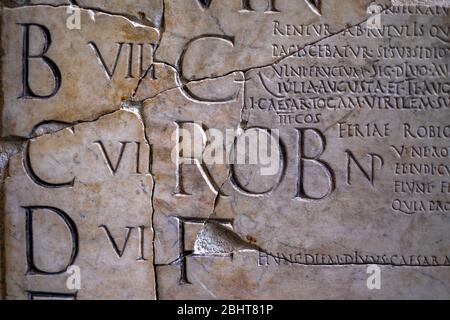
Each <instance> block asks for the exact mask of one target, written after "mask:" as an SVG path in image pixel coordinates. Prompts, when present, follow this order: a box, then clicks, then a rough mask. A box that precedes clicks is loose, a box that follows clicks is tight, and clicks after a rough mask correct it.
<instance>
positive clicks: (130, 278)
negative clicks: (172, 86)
mask: <svg viewBox="0 0 450 320" xmlns="http://www.w3.org/2000/svg"><path fill="white" fill-rule="evenodd" d="M100 141H101V144H100ZM29 156H30V162H31V163H30V165H31V166H30V168H31V170H32V172H33V173H34V174H32V175H30V173H27V171H26V170H30V169H29V168H28V169H25V167H24V164H23V158H22V155H17V156H14V157H13V158H12V160H11V165H10V170H9V173H8V176H9V177H8V178H7V181H6V205H5V212H6V217H5V219H6V225H7V228H6V234H5V241H6V248H7V251H6V275H7V276H6V283H7V298H8V299H25V298H27V294H33V292H44V293H48V295H50V296H52V295H54V294H57V293H58V294H61V293H65V294H76V298H77V299H154V298H155V275H154V271H153V267H152V266H153V264H152V263H153V248H152V246H151V243H152V239H153V232H152V224H151V221H152V208H151V201H150V199H151V191H152V179H151V176H150V175H149V174H148V159H149V148H148V145H146V143H145V138H144V132H143V127H142V123H141V122H140V119H139V117H138V116H137V115H136V114H134V113H132V112H129V111H118V112H116V113H114V114H112V115H108V116H105V117H103V118H101V119H99V120H97V121H96V122H95V123H85V124H80V125H77V126H74V127H73V128H67V129H64V130H62V131H59V132H58V133H55V134H52V135H44V136H41V137H39V138H36V139H33V140H30V147H29ZM138 156H139V162H137V161H138V160H137V157H138ZM108 159H109V160H108ZM138 163H139V167H137V165H138ZM27 167H28V166H27ZM116 169H117V170H116ZM32 177H34V178H35V177H39V179H41V180H40V182H39V183H40V184H36V182H33V180H32ZM35 179H36V178H35ZM73 179H74V180H73ZM42 181H45V184H44V183H42ZM67 181H73V186H66V187H60V188H56V187H53V188H51V187H48V186H47V187H46V185H47V184H50V183H53V184H57V183H63V182H67ZM27 208H28V209H27ZM27 210H28V212H31V216H27V214H26V212H27ZM30 210H32V211H30ZM58 210H60V211H58ZM58 212H59V213H61V212H64V215H58ZM27 217H28V218H29V220H27ZM69 219H70V220H69ZM27 221H28V225H27ZM68 221H71V222H68ZM30 225H31V227H30ZM69 226H72V228H74V229H76V232H77V236H74V233H71V232H70V230H71V229H70V227H69ZM72 232H73V231H72ZM27 236H28V237H31V238H30V239H31V240H28V241H31V242H28V241H27ZM30 243H31V244H30ZM73 243H75V244H76V245H75V248H76V249H73ZM27 244H28V246H29V247H28V248H27ZM31 246H32V248H33V256H32V260H29V259H30V250H31ZM74 250H76V251H74ZM74 252H76V257H75V259H74V260H73V261H71V255H72V254H74ZM27 257H28V259H27ZM67 264H70V265H76V266H78V267H79V270H80V272H81V274H80V276H81V277H80V280H81V288H79V289H78V290H77V289H74V290H69V289H68V288H67V286H66V281H67V279H68V277H69V276H70V274H67V273H66V272H62V273H61V274H57V275H50V274H47V273H51V272H58V273H59V271H61V270H65V268H66V266H67ZM33 266H34V267H33ZM30 268H31V270H30ZM35 268H36V269H35ZM30 292H31V293H30Z"/></svg>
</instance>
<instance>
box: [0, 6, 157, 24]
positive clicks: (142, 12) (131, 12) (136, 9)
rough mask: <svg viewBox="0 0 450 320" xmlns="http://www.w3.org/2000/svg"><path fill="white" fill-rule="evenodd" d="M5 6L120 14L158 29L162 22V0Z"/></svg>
mask: <svg viewBox="0 0 450 320" xmlns="http://www.w3.org/2000/svg"><path fill="white" fill-rule="evenodd" d="M5 5H6V6H11V7H15V6H26V5H52V6H61V5H73V6H79V7H81V8H85V9H92V10H96V11H103V12H105V13H111V14H122V15H125V16H127V17H128V18H130V19H132V20H136V21H139V22H141V23H145V24H148V25H149V26H153V27H160V26H161V22H162V13H163V2H162V0H95V1H93V0H47V1H46V0H7V1H5Z"/></svg>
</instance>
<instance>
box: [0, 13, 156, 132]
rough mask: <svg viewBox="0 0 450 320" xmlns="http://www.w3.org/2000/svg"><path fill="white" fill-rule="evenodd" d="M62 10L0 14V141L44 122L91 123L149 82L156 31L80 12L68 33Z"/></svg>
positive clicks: (141, 25)
mask: <svg viewBox="0 0 450 320" xmlns="http://www.w3.org/2000/svg"><path fill="white" fill-rule="evenodd" d="M66 8H67V7H56V8H54V7H50V6H44V5H42V6H36V7H20V8H14V9H9V8H5V9H4V12H3V30H2V43H3V44H2V45H3V47H4V48H8V50H5V51H4V53H3V74H2V79H3V80H2V81H3V92H4V96H3V104H4V105H3V115H2V135H3V136H23V137H27V136H28V135H29V134H30V133H31V131H32V129H33V127H35V126H36V125H38V124H40V123H42V122H44V121H63V122H76V121H79V120H93V119H95V118H97V117H98V116H100V115H102V114H105V113H108V112H111V111H114V110H117V109H119V107H120V104H121V102H122V101H124V100H127V99H129V98H130V97H131V96H132V94H133V93H134V90H135V89H136V86H137V84H138V83H139V82H140V77H141V76H144V75H145V79H144V82H147V81H153V80H151V79H152V72H151V70H152V63H153V51H154V48H155V44H156V43H157V41H158V36H159V33H158V31H157V30H156V29H154V28H150V27H148V26H145V25H143V24H138V23H135V22H133V21H130V20H128V19H126V18H124V17H122V16H117V15H114V16H113V15H108V14H104V13H99V12H95V11H92V10H84V9H82V10H81V13H80V15H81V24H80V29H69V28H68V27H67V24H69V23H70V21H71V20H70V15H68V14H67V13H66ZM100 30H101V31H100ZM148 70H150V72H148Z"/></svg>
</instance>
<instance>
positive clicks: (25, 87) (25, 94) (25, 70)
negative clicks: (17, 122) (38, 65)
mask: <svg viewBox="0 0 450 320" xmlns="http://www.w3.org/2000/svg"><path fill="white" fill-rule="evenodd" d="M20 25H21V26H22V27H23V44H22V45H23V46H22V94H21V95H20V96H19V99H49V98H51V97H53V96H54V95H55V94H56V93H57V92H58V90H59V88H60V87H61V71H60V70H59V68H58V66H57V65H56V64H55V63H54V62H53V61H52V60H50V58H48V57H47V56H45V54H46V53H47V51H48V49H49V48H50V45H51V43H52V38H51V35H50V31H49V30H48V29H47V28H46V27H44V26H43V25H40V24H36V23H23V24H20ZM31 27H36V28H39V29H40V31H41V32H42V35H43V36H44V45H43V48H42V51H41V52H40V53H38V54H31V53H30V29H31ZM38 58H39V59H42V61H43V62H45V63H46V64H47V66H48V67H49V68H50V71H51V72H52V73H53V80H54V87H53V90H52V91H51V92H50V93H49V94H47V95H39V94H37V93H35V92H34V91H33V90H32V89H31V87H30V83H29V68H30V64H29V62H30V59H38Z"/></svg>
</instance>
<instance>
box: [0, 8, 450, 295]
mask: <svg viewBox="0 0 450 320" xmlns="http://www.w3.org/2000/svg"><path fill="white" fill-rule="evenodd" d="M13 2H14V1H8V3H6V5H7V6H9V7H14V8H7V9H3V12H2V15H3V23H2V47H3V51H4V54H3V58H2V59H3V61H2V75H3V81H2V83H3V110H2V136H3V137H4V141H2V144H1V150H0V151H1V152H0V156H1V164H2V167H1V173H2V175H3V176H4V179H3V180H4V182H3V183H2V186H3V188H4V215H3V217H4V218H3V219H0V225H1V222H4V223H5V234H4V239H5V243H6V245H5V249H6V250H5V251H4V253H3V256H4V257H5V258H6V272H5V276H6V290H5V293H6V294H7V298H10V299H23V298H30V295H29V294H28V293H27V291H32V292H50V293H53V294H55V293H59V294H61V293H64V294H73V293H75V292H76V298H77V299H116V298H124V299H312V298H317V299H332V298H333V299H350V298H356V299H406V298H413V299H424V298H434V299H448V298H450V289H449V288H450V252H449V248H450V246H449V243H450V236H449V235H448V229H449V227H450V225H449V223H450V222H449V214H450V196H449V194H450V187H449V185H450V178H449V177H450V168H449V151H450V149H449V146H448V141H449V138H450V124H449V123H448V119H449V118H450V92H449V88H450V84H449V80H448V79H449V75H450V71H449V70H450V69H449V68H450V46H449V41H450V39H449V37H450V23H449V21H450V19H449V16H450V3H449V2H448V1H441V2H440V3H441V5H442V7H438V8H436V7H424V6H422V7H417V6H416V2H415V1H406V0H405V1H403V0H401V1H400V0H399V1H377V3H378V4H379V5H382V6H380V7H375V9H379V10H383V13H382V14H381V15H379V16H371V14H370V13H369V11H370V10H369V11H368V7H369V5H370V4H371V3H372V1H356V0H355V1H354V0H344V1H342V0H339V1H338V0H334V1H306V0H302V1H300V0H298V1H290V0H277V1H274V2H273V5H274V7H272V9H273V10H267V8H268V9H270V7H268V5H267V4H268V3H269V4H270V1H266V0H254V1H247V2H246V1H241V0H232V1H215V0H212V1H210V2H208V1H207V2H202V1H197V0H166V1H150V2H148V3H147V2H143V1H125V2H116V1H113V2H110V1H108V2H107V1H105V2H103V1H100V2H96V3H95V5H94V4H93V2H92V1H77V2H76V5H79V6H80V7H82V8H83V9H81V15H82V24H81V29H80V30H68V29H66V28H65V27H64V26H65V19H66V18H67V13H66V9H67V6H64V5H66V4H68V2H66V1H55V2H51V1H47V2H45V1H32V2H33V4H34V5H35V6H29V5H27V4H30V3H28V2H27V3H17V2H16V3H15V4H14V3H13ZM205 3H206V5H205ZM429 3H431V2H429ZM433 3H434V2H433ZM48 4H52V5H54V6H56V7H52V6H48ZM390 4H393V5H394V6H390ZM403 4H408V5H410V6H408V7H404V6H402V5H403ZM241 6H243V7H241ZM432 8H434V9H432ZM240 9H244V10H240ZM275 9H276V10H275ZM372 9H373V7H372ZM275 11H277V12H275ZM141 12H143V13H144V14H145V17H144V16H143V15H142V14H141ZM93 15H95V21H94V19H93ZM147 18H148V19H147ZM30 19H31V20H30ZM31 22H33V23H39V24H42V25H46V26H48V28H49V30H50V32H51V35H52V44H51V46H50V47H49V50H48V52H47V53H46V55H48V57H49V58H50V59H52V61H53V60H54V61H55V63H56V65H57V66H58V67H60V69H61V74H62V76H61V78H62V82H61V88H60V89H59V90H58V91H57V92H56V94H55V95H54V96H52V97H50V98H48V99H36V97H28V98H30V99H20V98H19V99H18V98H17V97H18V96H19V95H20V92H21V90H22V89H23V87H22V81H21V80H22V75H23V74H22V72H23V69H22V55H21V53H22V48H23V46H22V44H23V41H24V40H23V37H22V36H23V33H22V32H23V29H21V27H20V26H19V25H17V23H31ZM22 28H23V27H22ZM36 31H37V32H36ZM89 41H95V42H96V43H98V44H99V45H98V47H99V48H100V52H101V53H102V54H104V56H105V57H106V58H105V61H106V65H107V68H110V69H109V70H111V66H113V64H112V63H113V61H114V57H115V55H117V52H118V51H117V48H118V46H120V45H115V43H118V42H124V43H133V44H134V47H133V48H134V49H135V50H134V51H133V52H134V55H133V57H134V58H135V59H134V60H133V61H132V62H131V63H130V64H129V63H128V62H129V60H127V59H128V57H129V55H128V56H127V54H128V53H129V52H130V51H127V50H128V49H129V47H128V46H127V45H126V44H124V45H123V47H122V50H121V51H120V52H121V55H118V57H119V58H118V63H117V69H116V70H115V74H114V76H112V77H111V78H112V79H109V77H108V74H107V72H106V73H105V68H104V65H102V62H101V61H99V59H97V58H96V56H95V50H93V48H92V45H89ZM30 43H31V44H32V45H30V50H31V51H30V52H33V50H38V53H39V49H42V44H43V43H42V32H41V33H39V30H34V32H31V34H30ZM140 43H145V44H152V46H151V47H152V48H153V49H154V50H152V51H151V52H150V53H149V56H148V60H146V63H145V67H144V70H146V71H147V72H145V73H144V74H142V73H141V74H140V76H138V74H139V68H140V66H139V63H138V61H139V56H137V55H136V54H137V52H138V44H140ZM100 44H101V46H100ZM68 52H70V53H71V55H68ZM33 59H34V61H33V62H35V64H30V70H33V71H34V72H35V73H30V81H31V82H30V87H32V88H36V89H34V90H35V92H37V93H38V94H40V95H44V94H45V93H48V90H49V89H51V88H52V85H53V79H54V77H52V73H49V69H48V68H46V67H45V65H44V66H43V63H42V61H40V60H41V59H40V58H32V59H31V60H33ZM36 62H37V63H36ZM39 62H40V63H39ZM152 63H153V65H152ZM129 67H130V68H131V69H129ZM129 70H133V73H134V77H127V72H128V71H129ZM128 73H129V72H128ZM38 90H42V91H38ZM177 128H178V131H177ZM254 128H259V129H258V131H259V132H263V130H266V129H271V130H272V132H274V130H278V131H277V132H278V133H277V135H278V136H279V138H280V146H279V148H278V149H277V150H278V151H280V152H281V158H280V159H278V158H275V160H276V164H277V165H278V169H277V170H276V171H275V172H273V173H272V174H269V175H261V172H260V169H261V166H260V165H255V164H234V163H232V164H229V163H225V164H224V163H197V162H195V161H196V159H188V160H184V161H185V162H184V163H183V160H182V159H180V160H179V161H180V162H179V163H178V164H177V162H176V161H175V160H174V159H176V156H177V154H178V155H179V157H180V158H181V157H185V158H187V157H189V155H187V154H185V153H187V152H186V151H185V150H177V149H176V146H177V142H179V143H180V144H181V142H183V143H184V142H185V140H187V137H185V136H184V134H183V135H181V136H180V135H177V134H179V133H180V132H181V131H180V130H181V129H185V130H187V131H185V133H186V132H188V133H190V134H191V136H195V135H197V137H198V138H199V140H200V141H201V140H202V139H205V140H204V141H203V143H204V145H203V146H201V156H202V157H203V160H205V158H206V156H207V155H210V150H208V147H210V146H211V145H212V144H213V143H216V144H217V143H218V144H219V151H221V152H224V150H225V149H226V150H229V149H227V148H229V147H230V146H231V145H232V144H233V142H239V141H241V140H242V139H244V138H245V133H246V132H247V133H248V132H251V131H252V130H255V129H254ZM210 129H212V130H213V131H208V130H210ZM214 132H215V133H217V132H221V133H223V134H225V132H227V133H228V134H229V135H230V136H229V138H230V140H227V141H224V142H220V141H219V142H218V141H216V140H213V138H212V135H213V134H214ZM264 132H266V131H264ZM100 141H101V142H100ZM200 145H201V143H200ZM27 147H29V149H27ZM27 150H28V151H29V156H27ZM216 152H217V150H216ZM8 160H9V162H8ZM27 160H30V161H29V163H28V162H27ZM272 164H273V163H272ZM430 168H431V169H430ZM433 168H434V169H433ZM420 170H422V172H420ZM72 179H74V180H72ZM36 206H45V207H46V208H41V209H46V210H37V208H36ZM49 207H51V208H58V209H60V210H63V211H64V212H65V213H67V215H68V216H69V217H70V219H71V220H73V223H74V224H75V225H76V226H77V231H78V238H79V241H78V247H79V251H78V254H77V257H76V259H75V260H74V261H69V260H70V259H69V258H70V252H71V245H70V244H71V236H70V232H68V231H69V229H70V228H69V229H68V228H67V219H66V224H65V223H64V221H63V220H64V219H62V220H61V219H60V218H58V216H57V215H55V213H57V212H58V211H57V210H54V209H50V208H49ZM27 208H28V209H27ZM34 209H36V210H35V211H33V210H34ZM27 210H28V211H27ZM30 210H31V211H30ZM27 212H28V215H29V216H28V217H29V218H30V214H32V213H33V214H34V218H35V220H33V221H34V222H33V226H32V227H33V236H35V237H36V240H35V242H34V245H33V248H34V250H33V251H34V259H33V261H34V262H35V266H36V268H38V269H41V270H47V271H55V270H57V271H61V270H62V271H65V270H64V269H65V268H67V265H68V264H74V265H76V266H79V267H80V270H81V281H82V283H81V289H79V290H70V289H68V288H67V286H66V280H67V277H68V276H69V274H67V273H64V272H61V274H59V275H33V274H26V271H27V270H26V268H27V265H28V266H30V261H31V260H30V249H28V252H27V232H28V236H29V237H30V230H31V229H30V224H28V229H27V228H26V217H27V215H26V213H27ZM62 216H63V217H65V216H64V215H62ZM69 224H70V223H69ZM104 226H106V228H107V229H106V228H105V227H104ZM142 227H145V228H142ZM27 230H28V231H27ZM127 235H129V238H128V241H126V240H125V239H127ZM109 236H110V237H111V238H109ZM72 237H73V234H72ZM122 250H124V251H123V254H122ZM142 255H143V256H145V258H146V260H145V261H137V260H142V259H139V257H140V256H142ZM3 256H2V258H3ZM27 257H28V261H27ZM1 261H4V260H1ZM371 265H376V266H378V267H379V268H380V269H379V270H380V272H381V288H380V289H379V290H377V289H375V290H371V289H369V287H368V286H367V281H368V278H369V276H370V274H368V272H369V271H368V266H371ZM35 271H36V270H35ZM55 297H59V298H61V296H58V295H56V296H55ZM35 298H38V296H36V297H35ZM41 298H49V297H41ZM62 298H71V296H62Z"/></svg>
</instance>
